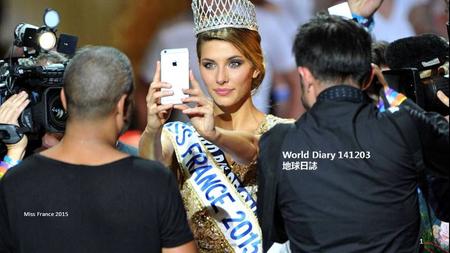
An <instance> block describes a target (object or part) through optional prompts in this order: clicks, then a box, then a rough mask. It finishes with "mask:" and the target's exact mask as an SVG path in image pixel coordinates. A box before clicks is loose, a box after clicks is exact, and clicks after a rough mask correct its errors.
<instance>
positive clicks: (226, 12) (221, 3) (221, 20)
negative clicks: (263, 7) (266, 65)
mask: <svg viewBox="0 0 450 253" xmlns="http://www.w3.org/2000/svg"><path fill="white" fill-rule="evenodd" d="M192 12H193V13H194V24H195V27H194V32H195V35H197V34H199V33H201V32H204V31H208V30H213V29H219V28H225V27H234V28H246V29H249V30H254V31H258V24H257V22H256V13H255V6H254V5H253V4H252V3H251V2H250V1H248V0H192Z"/></svg>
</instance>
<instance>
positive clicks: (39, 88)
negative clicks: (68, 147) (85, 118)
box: [0, 9, 78, 143]
mask: <svg viewBox="0 0 450 253" xmlns="http://www.w3.org/2000/svg"><path fill="white" fill-rule="evenodd" d="M44 23H45V25H44V26H42V27H36V26H33V25H30V24H25V23H20V24H19V25H17V27H16V29H15V31H14V46H16V47H17V48H20V49H22V51H23V54H22V55H21V56H20V57H12V56H10V57H7V58H5V59H3V60H0V105H1V104H3V103H4V102H5V101H6V100H7V99H8V98H9V97H10V96H12V95H13V94H17V93H19V92H20V91H26V92H27V93H28V99H29V100H30V103H29V105H28V106H27V108H25V110H24V111H23V112H22V114H21V115H20V117H19V119H18V121H19V127H18V128H16V129H17V131H19V133H17V134H18V135H20V134H23V133H30V134H38V135H41V134H43V133H44V132H63V131H64V129H65V121H66V118H67V115H66V112H65V111H64V108H63V106H62V104H61V101H60V93H61V89H62V86H63V76H64V70H65V68H66V65H67V60H66V58H65V57H63V56H62V55H61V54H59V53H63V54H65V55H69V56H70V55H73V54H74V53H75V50H76V44H77V41H78V38H77V37H76V36H72V35H67V34H61V36H59V38H58V36H56V26H57V25H58V23H59V14H58V13H57V12H56V11H55V10H52V9H46V11H45V13H44ZM55 49H56V51H57V52H58V53H55V52H50V51H54V50H55ZM12 51H13V50H11V52H12ZM50 53H55V54H57V55H58V56H59V57H58V61H56V62H58V63H51V62H54V60H53V61H52V60H51V59H50V58H51V57H49V58H48V59H46V57H47V56H49V55H50ZM59 58H62V59H64V61H63V62H61V60H60V59H59ZM42 59H43V60H44V62H45V63H43V62H41V60H42ZM48 63H50V64H48ZM2 128H5V129H4V131H2ZM6 128H7V126H5V125H0V137H1V139H2V141H3V142H5V143H8V138H10V139H14V138H13V136H11V133H12V132H13V131H12V130H11V128H9V129H8V130H6ZM2 133H4V134H5V135H7V136H9V137H6V138H5V137H4V136H2V135H1V134H2Z"/></svg>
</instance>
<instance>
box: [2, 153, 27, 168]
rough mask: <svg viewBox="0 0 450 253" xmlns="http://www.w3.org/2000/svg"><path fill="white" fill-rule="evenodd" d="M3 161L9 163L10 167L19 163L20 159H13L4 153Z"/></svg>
mask: <svg viewBox="0 0 450 253" xmlns="http://www.w3.org/2000/svg"><path fill="white" fill-rule="evenodd" d="M3 161H5V163H7V164H8V165H9V167H10V168H11V167H13V166H16V165H17V164H19V163H20V162H21V161H22V160H14V159H12V158H11V157H9V156H8V155H5V157H4V158H3Z"/></svg>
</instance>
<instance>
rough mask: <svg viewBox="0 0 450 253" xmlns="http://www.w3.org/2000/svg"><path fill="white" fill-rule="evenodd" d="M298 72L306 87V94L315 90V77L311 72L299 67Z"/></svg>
mask: <svg viewBox="0 0 450 253" xmlns="http://www.w3.org/2000/svg"><path fill="white" fill-rule="evenodd" d="M297 71H298V73H299V75H300V78H301V83H302V85H303V86H304V87H303V88H304V90H305V92H309V91H310V89H311V88H313V83H314V80H315V78H314V76H313V74H312V73H311V71H310V70H309V69H308V68H306V67H297Z"/></svg>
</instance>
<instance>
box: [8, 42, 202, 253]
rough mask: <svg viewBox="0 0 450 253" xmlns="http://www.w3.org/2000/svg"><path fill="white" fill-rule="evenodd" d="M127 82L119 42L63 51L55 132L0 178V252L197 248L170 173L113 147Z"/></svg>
mask: <svg viewBox="0 0 450 253" xmlns="http://www.w3.org/2000/svg"><path fill="white" fill-rule="evenodd" d="M133 90H134V85H133V75H132V68H131V63H130V61H129V59H128V58H127V57H126V56H125V55H124V54H123V53H122V52H120V51H119V50H117V49H114V48H110V47H87V48H83V49H80V50H79V51H78V53H77V54H76V55H75V56H74V57H73V58H72V59H71V61H70V63H69V64H68V66H67V68H66V70H65V73H64V87H63V90H62V91H61V100H62V104H63V106H64V108H65V109H66V110H67V113H68V118H67V123H66V130H65V134H64V138H63V139H62V140H61V141H60V142H59V143H58V144H57V145H55V146H53V147H52V148H50V149H47V150H45V151H44V152H41V153H39V154H34V155H33V156H30V157H28V158H26V159H25V160H24V161H23V162H22V163H20V164H19V165H18V166H15V167H14V168H12V169H11V170H9V171H8V172H7V173H6V174H5V175H4V177H3V178H2V179H1V180H0V196H1V198H0V252H9V251H13V252H14V250H15V249H18V250H20V251H22V252H136V253H137V252H161V251H162V252H196V250H195V243H194V242H193V237H192V233H191V232H190V229H189V226H188V223H187V220H186V212H185V210H184V207H183V203H182V200H181V196H180V193H179V191H178V187H177V185H176V181H175V180H176V179H175V177H174V176H173V174H172V173H171V172H170V171H169V170H168V169H166V168H164V167H163V166H162V165H161V164H160V163H157V162H155V161H148V160H144V159H141V158H138V157H133V156H130V155H128V154H126V153H123V152H120V151H118V150H117V149H116V142H117V139H118V137H119V135H120V133H121V132H122V131H123V129H124V127H125V126H126V124H127V122H128V121H129V118H128V117H129V115H130V111H131V110H130V109H131V108H130V107H131V104H132V103H131V102H132V100H131V98H132V93H133ZM30 179H31V180H30ZM105 229H106V230H105Z"/></svg>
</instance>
